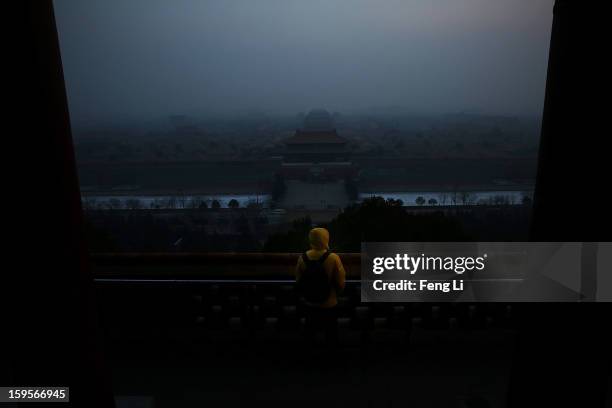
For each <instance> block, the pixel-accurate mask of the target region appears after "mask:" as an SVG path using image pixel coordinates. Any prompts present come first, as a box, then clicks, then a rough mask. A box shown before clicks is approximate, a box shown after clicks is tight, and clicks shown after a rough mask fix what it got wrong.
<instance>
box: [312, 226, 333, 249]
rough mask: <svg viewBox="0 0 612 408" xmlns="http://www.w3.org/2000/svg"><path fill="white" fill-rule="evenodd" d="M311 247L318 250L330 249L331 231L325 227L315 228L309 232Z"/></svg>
mask: <svg viewBox="0 0 612 408" xmlns="http://www.w3.org/2000/svg"><path fill="white" fill-rule="evenodd" d="M308 240H309V241H310V247H311V248H312V249H318V250H328V249H329V232H328V231H327V230H326V229H325V228H313V229H311V230H310V234H308Z"/></svg>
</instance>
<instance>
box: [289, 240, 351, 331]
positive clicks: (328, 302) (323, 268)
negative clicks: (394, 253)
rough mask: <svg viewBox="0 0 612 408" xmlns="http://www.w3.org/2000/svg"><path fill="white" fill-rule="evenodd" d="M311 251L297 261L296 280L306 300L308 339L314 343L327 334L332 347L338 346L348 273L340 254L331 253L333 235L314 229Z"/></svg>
mask: <svg viewBox="0 0 612 408" xmlns="http://www.w3.org/2000/svg"><path fill="white" fill-rule="evenodd" d="M308 240H309V241H310V249H309V250H308V251H306V252H304V253H303V254H302V255H301V256H300V257H299V259H298V261H297V266H296V269H295V278H296V285H297V288H298V291H299V292H300V293H301V294H302V295H303V297H304V303H305V318H306V322H305V326H306V327H305V329H306V336H307V337H308V338H309V339H311V340H312V339H314V336H315V334H316V332H317V331H323V332H324V333H325V336H326V340H327V341H328V342H329V343H336V342H337V338H338V323H337V316H336V306H337V305H338V294H339V293H341V292H342V290H343V289H344V284H345V279H346V272H345V271H344V266H343V265H342V261H341V260H340V257H339V256H338V255H337V254H334V253H332V252H329V232H328V231H327V230H326V229H325V228H313V229H312V230H311V231H310V233H309V235H308Z"/></svg>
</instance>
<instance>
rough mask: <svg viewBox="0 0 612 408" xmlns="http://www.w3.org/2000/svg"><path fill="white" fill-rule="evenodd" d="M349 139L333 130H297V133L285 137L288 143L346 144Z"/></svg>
mask: <svg viewBox="0 0 612 408" xmlns="http://www.w3.org/2000/svg"><path fill="white" fill-rule="evenodd" d="M346 142H347V140H346V139H345V138H343V137H342V136H339V135H338V133H336V129H332V130H322V131H320V130H316V131H304V130H297V131H296V132H295V135H293V136H291V137H289V138H287V139H285V143H286V144H291V145H296V144H344V143H346Z"/></svg>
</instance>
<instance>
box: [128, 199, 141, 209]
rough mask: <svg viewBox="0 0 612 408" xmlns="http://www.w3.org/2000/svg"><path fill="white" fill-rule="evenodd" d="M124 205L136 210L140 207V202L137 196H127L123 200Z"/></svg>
mask: <svg viewBox="0 0 612 408" xmlns="http://www.w3.org/2000/svg"><path fill="white" fill-rule="evenodd" d="M125 206H126V208H128V209H130V210H138V209H140V208H142V202H141V201H140V200H139V199H138V198H129V199H127V200H126V201H125Z"/></svg>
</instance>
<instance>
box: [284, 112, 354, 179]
mask: <svg viewBox="0 0 612 408" xmlns="http://www.w3.org/2000/svg"><path fill="white" fill-rule="evenodd" d="M284 143H285V153H284V156H283V163H282V168H281V173H282V174H283V175H284V176H285V177H287V178H298V179H304V178H306V179H312V178H317V179H324V180H330V181H331V180H338V179H344V178H346V177H353V176H354V173H355V169H354V167H353V165H352V163H351V157H350V156H351V155H350V152H349V150H348V148H347V140H346V139H345V138H344V137H342V136H340V135H338V133H337V131H336V129H335V127H334V121H333V119H332V117H331V115H330V114H329V112H327V111H326V110H325V109H313V110H311V111H310V112H309V113H308V115H306V117H305V118H304V124H303V127H302V129H298V130H296V132H295V134H294V135H293V136H291V137H289V138H287V139H285V141H284Z"/></svg>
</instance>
